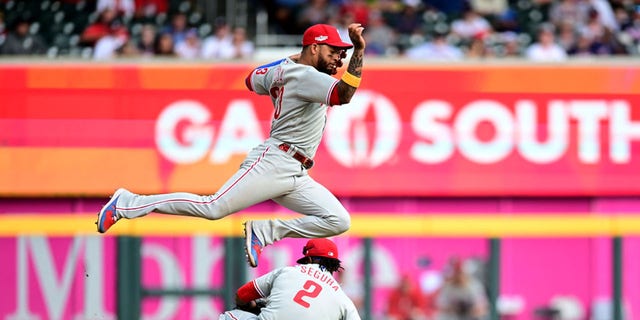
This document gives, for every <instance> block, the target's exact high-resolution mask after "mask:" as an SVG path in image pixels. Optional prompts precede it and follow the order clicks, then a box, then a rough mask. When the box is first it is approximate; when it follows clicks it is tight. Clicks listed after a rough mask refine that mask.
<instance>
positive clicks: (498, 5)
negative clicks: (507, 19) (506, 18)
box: [469, 0, 509, 16]
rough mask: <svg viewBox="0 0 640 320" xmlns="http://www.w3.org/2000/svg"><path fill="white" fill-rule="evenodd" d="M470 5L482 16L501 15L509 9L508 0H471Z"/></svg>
mask: <svg viewBox="0 0 640 320" xmlns="http://www.w3.org/2000/svg"><path fill="white" fill-rule="evenodd" d="M469 5H470V6H471V10H473V11H474V12H477V13H478V14H479V15H482V16H499V15H501V14H503V13H504V12H505V11H507V10H508V9H509V3H508V2H507V0H470V1H469Z"/></svg>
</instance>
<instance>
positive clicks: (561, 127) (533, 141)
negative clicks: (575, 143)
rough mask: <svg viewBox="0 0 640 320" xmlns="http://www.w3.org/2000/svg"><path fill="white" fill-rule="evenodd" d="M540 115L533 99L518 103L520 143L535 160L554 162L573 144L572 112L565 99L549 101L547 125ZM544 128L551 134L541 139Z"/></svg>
mask: <svg viewBox="0 0 640 320" xmlns="http://www.w3.org/2000/svg"><path fill="white" fill-rule="evenodd" d="M541 116H542V115H539V114H538V112H537V108H536V105H535V104H534V103H533V101H529V100H520V101H518V102H517V103H516V118H517V119H516V122H517V123H516V127H517V128H518V130H517V132H516V135H517V145H518V146H519V148H518V152H519V153H520V155H521V156H522V157H523V158H525V159H527V160H529V161H531V162H533V163H540V164H543V163H550V162H553V161H556V160H558V159H560V158H562V156H563V155H564V154H565V153H566V151H567V148H568V147H569V115H568V114H567V109H566V108H565V107H564V105H563V104H562V103H558V102H557V101H552V102H551V103H550V104H549V111H548V117H547V119H548V122H547V126H546V128H542V127H540V122H538V120H539V118H540V117H541ZM540 131H543V132H546V133H547V134H546V135H547V137H546V139H544V141H540V140H541V139H539V134H540Z"/></svg>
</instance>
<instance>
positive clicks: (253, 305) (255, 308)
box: [236, 299, 267, 315]
mask: <svg viewBox="0 0 640 320" xmlns="http://www.w3.org/2000/svg"><path fill="white" fill-rule="evenodd" d="M266 305H267V302H266V301H265V300H263V299H257V300H253V301H251V302H249V303H247V304H245V305H236V309H238V310H242V311H246V312H251V313H253V314H255V315H259V314H260V310H262V308H264V307H265V306H266Z"/></svg>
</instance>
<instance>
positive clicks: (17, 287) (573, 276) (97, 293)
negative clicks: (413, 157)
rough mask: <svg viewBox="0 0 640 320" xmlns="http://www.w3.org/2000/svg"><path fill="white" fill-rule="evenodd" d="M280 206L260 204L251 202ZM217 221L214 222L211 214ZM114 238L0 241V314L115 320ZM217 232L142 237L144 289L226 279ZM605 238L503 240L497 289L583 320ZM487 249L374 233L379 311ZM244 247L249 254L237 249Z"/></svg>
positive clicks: (194, 306)
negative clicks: (406, 285)
mask: <svg viewBox="0 0 640 320" xmlns="http://www.w3.org/2000/svg"><path fill="white" fill-rule="evenodd" d="M342 200H343V202H344V204H345V205H346V206H347V208H348V209H349V210H350V211H351V212H352V213H353V214H354V215H357V214H358V213H359V212H367V213H371V212H385V213H389V212H398V215H399V219H401V215H402V213H425V214H429V213H450V214H456V213H498V214H505V215H518V214H520V213H537V214H540V215H544V214H548V213H558V212H561V213H565V214H572V213H575V214H585V213H593V214H629V213H636V214H637V213H638V212H640V197H635V198H630V197H621V198H374V199H370V198H369V199H366V198H344V199H342ZM101 204H102V200H101V199H46V200H37V201H34V200H33V199H1V200H0V214H3V213H22V212H25V213H34V212H36V213H42V214H47V213H69V212H82V213H86V212H92V211H96V210H98V208H99V207H100V205H101ZM253 209H255V210H256V211H260V212H264V211H268V210H273V211H274V212H276V211H279V210H281V209H280V208H279V207H277V206H276V205H275V204H273V203H264V204H261V205H259V206H256V207H254V208H251V209H250V210H253ZM211 223H215V222H211ZM114 240H115V238H114V237H109V236H100V235H98V234H96V236H95V237H94V236H89V237H88V236H78V237H47V236H44V235H43V236H42V237H11V238H0V250H2V252H3V253H4V257H5V258H4V259H3V261H4V262H5V263H2V264H0V283H2V290H0V319H25V318H31V317H32V316H38V317H40V318H41V319H72V318H74V317H75V316H78V317H79V318H82V319H113V318H114V317H115V316H114V315H115V302H114V292H115V272H116V271H115V269H114V268H115V241H114ZM335 240H336V242H337V243H338V245H339V247H340V249H341V253H340V255H341V260H343V262H344V266H345V268H346V271H345V272H344V274H343V275H342V279H341V281H342V283H343V287H344V288H345V290H347V292H348V293H349V294H350V295H351V296H352V297H354V299H356V300H357V299H358V297H361V295H362V291H361V288H362V287H361V285H362V283H363V281H362V264H361V262H362V246H361V244H362V243H361V239H359V238H357V237H354V236H350V235H349V234H346V235H344V236H340V237H337V238H335ZM220 241H221V239H220V238H217V237H202V236H195V235H194V236H193V237H150V238H145V239H144V241H143V253H142V254H143V259H144V260H143V281H144V284H145V286H153V287H161V286H174V287H176V286H177V287H184V286H186V287H194V286H196V287H197V286H201V287H215V286H218V285H220V284H221V283H222V278H223V271H222V270H223V269H222V262H223V259H224V252H223V246H222V245H221V242H220ZM303 243H304V240H302V239H285V240H283V241H281V242H279V243H277V244H275V245H273V246H271V247H268V248H267V249H266V250H265V254H264V258H263V259H262V260H261V266H260V267H259V268H258V269H254V270H251V271H250V275H251V276H256V275H259V274H262V273H264V272H266V271H267V270H269V269H271V268H273V267H277V266H281V265H284V264H290V263H292V262H293V261H294V260H295V259H296V258H297V257H298V255H299V252H300V247H301V246H302V244H303ZM611 244H612V241H611V239H610V238H544V239H542V238H538V239H533V238H507V239H503V240H502V246H501V263H500V280H499V281H500V292H501V294H502V295H503V296H505V297H512V298H513V297H516V298H518V297H519V298H522V299H523V300H524V308H523V310H521V312H520V313H519V314H518V315H516V316H514V317H513V319H523V320H524V319H535V317H534V316H533V311H534V309H535V308H537V307H540V306H543V305H546V304H548V303H549V301H550V300H551V299H552V298H553V297H554V296H555V295H572V296H575V297H577V298H578V299H579V300H580V301H581V302H582V304H583V305H584V307H585V316H584V319H591V317H590V313H591V312H590V310H591V308H592V307H593V306H594V305H595V304H596V302H597V301H598V300H599V299H601V298H604V299H609V298H610V297H611V296H612V281H611V279H612V265H611V263H612V258H611V252H612V250H611V248H612V247H611ZM637 252H640V238H637V237H629V238H625V239H624V251H623V254H624V262H623V270H624V272H623V279H624V284H623V285H624V288H623V295H624V297H625V302H626V307H627V310H628V312H630V315H631V316H630V317H629V318H627V319H633V315H636V314H640V259H637ZM488 253H489V246H488V242H487V240H486V239H481V238H432V237H421V238H376V239H374V255H373V258H374V279H373V286H374V290H375V292H374V295H373V303H374V313H375V314H376V315H380V314H382V313H383V312H384V309H385V301H386V298H387V296H388V293H389V290H390V289H391V288H392V287H393V286H394V284H395V283H396V281H397V280H398V279H399V277H400V276H401V275H403V274H409V275H412V276H413V278H414V279H415V280H416V282H418V283H420V284H421V285H422V286H423V288H424V289H425V290H429V289H431V288H433V285H434V283H437V281H436V280H437V279H438V275H439V273H440V272H441V271H442V269H443V267H444V266H445V264H446V262H447V259H449V258H450V257H451V256H453V255H457V256H461V257H465V258H480V259H486V258H487V257H488ZM238 254H242V253H238ZM221 308H222V303H221V301H220V300H219V299H211V298H206V297H205V298H201V299H187V298H185V299H171V298H163V299H157V298H153V299H146V300H145V302H144V303H143V313H144V315H145V316H149V317H151V316H154V317H159V318H164V319H205V318H207V319H209V318H216V315H217V312H220V311H221Z"/></svg>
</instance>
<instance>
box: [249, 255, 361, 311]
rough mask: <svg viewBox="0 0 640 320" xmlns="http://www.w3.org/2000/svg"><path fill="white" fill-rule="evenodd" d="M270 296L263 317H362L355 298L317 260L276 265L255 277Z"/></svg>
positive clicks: (257, 287)
mask: <svg viewBox="0 0 640 320" xmlns="http://www.w3.org/2000/svg"><path fill="white" fill-rule="evenodd" d="M254 285H255V288H256V290H257V291H258V292H259V293H260V295H262V296H263V297H265V298H267V306H266V307H265V308H263V309H262V312H261V313H260V316H259V319H262V320H276V319H277V320H300V319H317V320H359V319H360V315H358V311H357V309H356V307H355V306H354V304H353V302H352V301H351V299H349V297H347V295H346V294H345V293H344V292H343V291H342V288H341V287H340V284H339V283H338V281H336V280H335V278H333V276H332V275H331V273H329V272H327V271H323V270H322V269H320V266H319V265H317V264H304V265H296V266H292V267H284V268H279V269H275V270H273V271H271V272H269V273H267V274H265V275H263V276H261V277H259V278H257V279H255V280H254Z"/></svg>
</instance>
